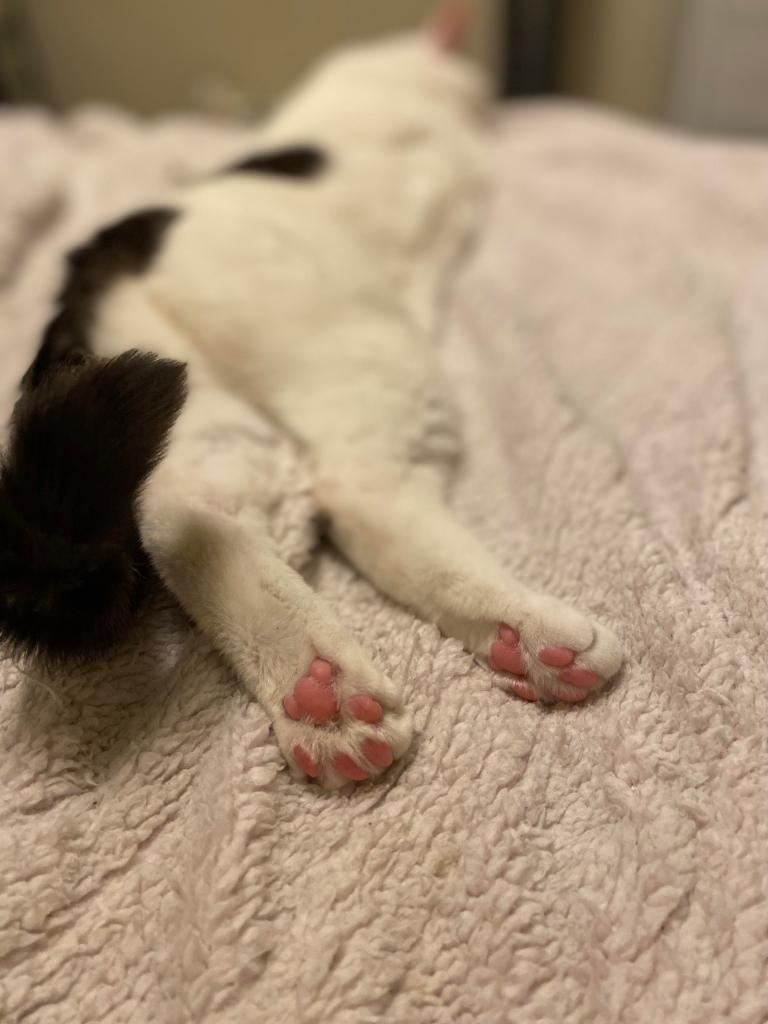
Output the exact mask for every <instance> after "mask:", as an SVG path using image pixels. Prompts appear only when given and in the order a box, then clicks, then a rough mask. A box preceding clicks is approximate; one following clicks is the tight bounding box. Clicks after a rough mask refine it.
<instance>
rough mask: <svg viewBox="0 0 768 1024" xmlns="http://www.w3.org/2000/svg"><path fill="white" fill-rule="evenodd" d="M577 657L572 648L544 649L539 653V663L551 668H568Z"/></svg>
mask: <svg viewBox="0 0 768 1024" xmlns="http://www.w3.org/2000/svg"><path fill="white" fill-rule="evenodd" d="M575 657H576V655H575V653H574V652H573V651H572V650H571V649H570V647H542V649H541V650H540V651H539V661H540V662H541V663H542V665H548V666H549V668H567V667H568V665H571V664H573V660H574V658H575Z"/></svg>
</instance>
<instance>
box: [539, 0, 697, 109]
mask: <svg viewBox="0 0 768 1024" xmlns="http://www.w3.org/2000/svg"><path fill="white" fill-rule="evenodd" d="M563 7H564V10H563V16H562V17H563V20H562V26H561V33H560V40H559V47H560V81H559V85H560V87H561V88H562V89H563V90H564V91H565V92H569V93H575V94H576V95H579V96H585V97H588V98H590V99H594V100H598V101H600V102H605V103H609V104H611V105H612V106H617V107H620V108H622V109H624V110H629V111H632V112H633V113H637V114H644V115H647V116H650V117H659V116H662V115H663V114H664V113H665V112H666V107H667V97H668V93H669V86H670V81H671V76H672V69H673V64H674V61H675V52H676V46H677V35H678V21H679V18H680V13H681V7H682V2H681V0H564V4H563Z"/></svg>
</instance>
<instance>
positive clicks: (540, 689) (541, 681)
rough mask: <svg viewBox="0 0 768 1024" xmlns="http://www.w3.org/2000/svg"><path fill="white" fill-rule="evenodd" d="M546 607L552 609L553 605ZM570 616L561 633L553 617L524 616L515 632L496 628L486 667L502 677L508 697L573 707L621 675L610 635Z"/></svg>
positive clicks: (616, 645)
mask: <svg viewBox="0 0 768 1024" xmlns="http://www.w3.org/2000/svg"><path fill="white" fill-rule="evenodd" d="M550 604H551V605H552V608H553V609H554V608H556V605H555V602H550ZM561 607H562V606H561ZM568 612H569V614H568V616H563V617H562V626H563V628H560V629H559V628H558V622H557V614H556V613H555V614H550V615H549V616H546V615H545V616H541V617H539V616H528V617H526V619H525V620H524V621H523V622H522V623H521V624H520V627H519V628H513V627H512V626H510V625H507V624H506V623H504V622H501V623H499V624H498V627H497V631H496V636H495V638H494V639H493V640H492V642H491V644H490V649H489V651H488V664H489V666H490V667H491V668H492V669H493V670H494V671H495V672H498V673H500V674H502V675H503V676H504V677H505V683H504V685H505V689H507V690H508V691H509V692H510V693H513V694H514V695H515V696H517V697H521V698H522V699H523V700H529V701H535V700H544V701H565V702H567V703H569V704H577V703H580V702H581V701H583V700H585V699H586V698H587V697H588V696H589V695H590V693H593V692H594V691H596V690H599V689H600V688H601V687H602V686H604V685H605V683H606V682H607V681H608V680H609V679H611V678H612V677H613V676H614V675H616V673H617V672H618V671H619V669H620V668H621V663H622V652H621V647H620V646H619V642H618V640H617V639H616V637H615V636H614V635H613V633H611V631H610V630H609V629H607V628H606V627H605V626H602V625H600V623H596V622H592V621H590V620H589V619H587V618H585V617H584V616H582V615H579V613H577V612H573V611H572V610H570V609H569V610H568ZM547 619H549V622H548V621H547Z"/></svg>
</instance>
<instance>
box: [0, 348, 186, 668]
mask: <svg viewBox="0 0 768 1024" xmlns="http://www.w3.org/2000/svg"><path fill="white" fill-rule="evenodd" d="M185 376H186V374H185V367H184V366H183V364H181V363H177V362H174V361H172V360H168V359H159V358H157V357H156V356H152V355H148V354H146V353H141V352H135V351H134V352H126V353H124V354H123V355H120V356H118V357H117V358H114V359H97V358H95V357H93V356H91V355H89V354H87V353H86V354H81V353H78V356H77V358H76V359H72V360H69V361H68V360H62V361H61V362H60V363H59V366H58V367H57V369H56V371H55V372H52V373H49V374H46V375H45V378H44V380H42V381H41V382H40V383H39V384H38V386H36V387H26V388H25V389H24V390H23V391H22V395H21V397H20V399H19V401H18V402H17V404H16V408H15V410H14V414H13V418H12V421H11V435H10V441H9V444H8V447H7V449H6V451H5V454H4V455H3V457H2V463H1V464H0V644H2V645H3V646H5V647H7V648H10V649H11V651H12V652H13V653H14V654H16V655H25V654H35V655H41V656H43V657H45V658H46V659H54V660H55V659H61V658H66V657H73V656H74V657H83V656H89V655H91V654H95V653H98V652H100V651H102V650H104V649H105V648H106V647H108V646H109V645H110V643H112V642H113V641H114V640H115V639H117V637H118V636H119V635H120V633H121V632H122V631H123V630H124V629H125V627H126V626H127V624H128V622H129V621H130V618H131V613H132V610H133V608H134V606H135V603H136V597H137V593H138V591H139V587H140V582H141V579H142V576H145V575H146V569H147V562H146V556H145V555H144V553H143V551H142V549H141V544H140V540H139V535H138V529H137V523H136V511H135V506H136V500H137V498H138V496H139V493H140V490H141V487H142V485H143V484H144V482H145V481H146V479H147V477H148V476H149V474H150V472H151V471H152V469H153V468H154V467H155V465H156V464H157V463H158V461H159V460H160V459H161V458H162V455H163V452H164V449H165V445H166V443H167V438H168V434H169V431H170V429H171V427H172V425H173V423H174V420H175V419H176V417H177V415H178V413H179V411H180V409H181V407H182V405H183V402H184V398H185V393H186V382H185Z"/></svg>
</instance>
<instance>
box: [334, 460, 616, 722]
mask: <svg viewBox="0 0 768 1024" xmlns="http://www.w3.org/2000/svg"><path fill="white" fill-rule="evenodd" d="M318 493H319V498H320V501H321V503H322V505H323V507H324V510H325V512H326V514H327V516H328V519H329V522H330V532H331V536H332V538H333V540H334V542H335V543H336V544H337V545H338V547H339V548H340V549H341V550H342V551H344V553H345V554H346V555H347V557H348V558H350V560H351V561H352V562H354V564H355V565H357V566H358V568H359V569H360V570H361V572H363V573H365V575H367V576H368V577H369V578H370V579H371V580H372V581H373V582H374V583H375V584H376V585H377V586H378V587H379V588H380V589H381V590H383V591H384V592H386V593H388V594H389V595H390V596H391V597H393V598H394V599H395V600H397V601H399V602H401V603H402V604H405V605H408V606H409V607H411V608H412V609H413V610H414V611H415V612H416V613H417V614H418V615H420V616H421V617H423V618H425V619H428V620H430V621H432V622H435V623H436V624H437V625H438V626H439V627H440V629H441V630H442V632H443V633H445V634H446V635H448V636H453V637H456V638H457V639H458V640H460V641H461V642H462V644H463V645H464V647H465V648H466V649H467V650H469V651H472V652H473V653H475V654H477V655H478V656H479V657H480V658H482V659H483V660H484V661H485V662H486V663H487V664H488V665H489V667H490V668H491V669H492V670H493V671H494V672H495V673H496V677H497V680H498V683H499V685H500V686H502V687H503V688H504V689H506V690H508V691H509V692H510V693H513V694H515V695H516V696H519V697H522V698H523V699H525V700H539V699H541V700H545V701H566V702H569V703H578V702H579V701H582V700H584V699H585V698H586V697H587V696H588V695H589V694H590V693H592V692H594V691H595V690H598V689H599V688H600V687H602V686H603V685H604V684H605V683H606V682H607V681H608V680H609V679H611V678H612V677H613V676H614V675H615V674H616V673H617V672H618V670H619V668H620V667H621V662H622V653H621V647H620V645H619V642H618V640H617V639H616V637H615V636H614V635H613V633H612V632H611V631H610V630H609V629H607V628H606V627H605V626H603V625H602V624H600V623H599V622H596V621H595V620H593V619H591V618H590V617H589V616H587V615H584V614H582V613H581V612H579V611H577V610H576V609H574V608H572V607H571V606H570V605H568V604H566V603H565V602H563V601H560V600H557V599H556V598H551V597H547V596H544V595H542V594H538V593H535V592H533V591H531V590H529V589H527V588H526V587H524V586H523V585H521V584H520V583H518V582H517V581H516V580H514V579H509V578H508V577H506V576H505V574H504V573H503V572H502V571H501V569H500V568H499V566H498V565H497V564H496V563H495V562H494V560H493V559H492V558H491V556H490V555H489V553H488V552H487V551H486V550H485V549H484V548H483V546H482V545H481V544H480V543H479V542H478V541H477V540H476V539H475V538H474V537H473V536H472V534H471V533H469V532H468V531H467V530H465V529H464V528H463V527H462V526H461V525H460V524H459V523H458V522H457V521H456V520H455V519H454V518H453V516H452V515H451V513H450V512H449V511H448V509H447V508H446V507H445V505H444V504H443V502H442V500H441V497H440V486H439V482H438V478H437V475H436V474H435V475H432V472H431V471H429V470H425V471H424V472H419V471H416V470H414V471H412V472H411V473H410V474H409V475H408V476H406V477H405V479H404V478H403V474H400V475H399V478H398V479H393V480H392V481H391V482H390V484H389V485H388V484H387V482H386V480H381V479H379V480H378V481H374V480H373V479H372V477H371V474H370V472H359V473H355V472H354V471H350V470H348V469H347V470H345V472H344V473H339V474H334V476H333V477H326V478H324V479H323V480H321V482H320V484H319V486H318Z"/></svg>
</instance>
